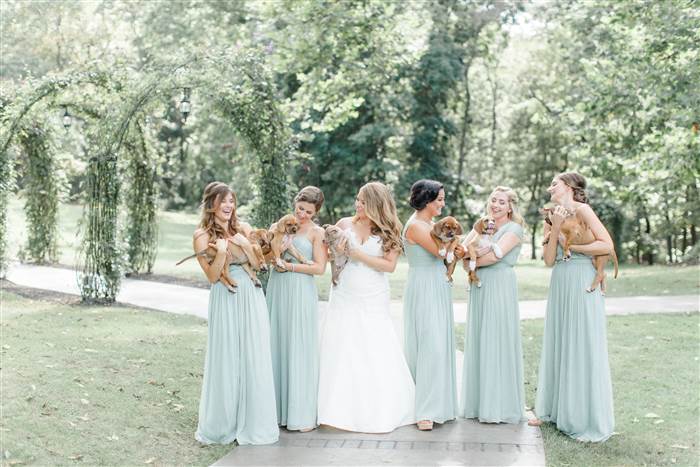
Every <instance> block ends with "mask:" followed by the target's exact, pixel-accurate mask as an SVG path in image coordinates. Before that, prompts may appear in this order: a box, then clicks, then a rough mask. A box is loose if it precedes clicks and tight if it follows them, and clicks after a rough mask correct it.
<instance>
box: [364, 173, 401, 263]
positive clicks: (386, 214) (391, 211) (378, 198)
mask: <svg viewBox="0 0 700 467" xmlns="http://www.w3.org/2000/svg"><path fill="white" fill-rule="evenodd" d="M357 196H358V198H360V199H361V200H362V201H363V202H364V203H365V213H366V214H367V218H368V219H369V220H370V221H371V222H372V234H374V235H378V236H379V238H381V239H382V244H383V249H384V251H385V252H388V251H390V250H399V251H401V250H403V244H402V243H401V221H400V220H399V217H398V216H397V215H396V203H395V202H394V197H393V196H392V194H391V190H389V187H387V186H386V185H384V184H383V183H380V182H369V183H367V184H366V185H364V186H363V187H362V188H360V191H359V192H358V194H357ZM356 220H357V219H356V218H355V219H353V222H355V221H356Z"/></svg>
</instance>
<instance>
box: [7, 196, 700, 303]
mask: <svg viewBox="0 0 700 467" xmlns="http://www.w3.org/2000/svg"><path fill="white" fill-rule="evenodd" d="M81 209H82V208H81V207H80V206H78V205H71V204H63V205H61V207H60V210H59V216H60V227H59V230H60V242H59V247H60V252H61V257H60V262H61V263H62V264H66V265H73V264H75V262H76V248H77V245H78V241H79V240H78V237H77V236H76V232H78V230H79V226H78V224H79V219H80V215H81V212H82V211H81ZM197 221H198V215H197V214H194V213H182V212H168V211H164V212H161V213H160V226H159V248H158V256H157V259H156V263H155V266H154V271H153V272H154V273H155V274H158V275H165V276H173V277H177V278H183V279H188V280H191V281H196V282H198V283H201V284H203V285H204V284H206V282H205V280H204V279H203V275H202V273H201V271H200V269H199V266H198V265H197V262H196V261H187V262H185V263H184V264H182V265H180V266H175V263H176V262H177V261H178V260H179V259H181V258H183V257H185V256H187V255H189V254H190V253H191V251H192V232H193V231H194V229H195V226H196V225H197ZM8 226H9V239H10V254H11V255H16V253H17V251H18V249H19V245H21V243H22V241H23V239H24V238H25V237H26V235H25V233H24V232H25V231H26V225H25V220H24V215H23V213H22V204H21V202H20V200H18V199H14V200H11V202H10V209H9V213H8ZM515 271H516V273H517V275H518V287H519V294H520V298H521V299H522V300H538V299H545V298H546V297H547V287H548V284H549V274H550V269H549V268H547V267H545V266H544V265H543V264H542V262H539V261H531V260H529V259H522V260H521V262H520V264H518V265H517V266H516V268H515ZM407 272H408V264H407V262H406V260H405V258H402V259H401V261H400V262H399V264H398V266H397V269H396V271H395V272H394V273H393V274H390V275H389V281H390V284H391V295H392V298H394V299H401V297H402V296H403V289H404V285H405V283H406V275H407ZM317 284H318V288H319V293H320V295H321V297H322V298H323V299H327V297H328V289H329V287H330V272H328V269H327V272H326V274H325V275H324V276H322V277H319V278H318V279H317ZM465 284H466V273H465V272H464V270H463V269H462V268H461V267H458V268H457V270H456V273H455V287H454V291H453V296H454V299H455V300H465V299H466V295H467V291H466V287H465ZM699 291H700V266H672V267H669V266H663V265H659V266H637V265H629V266H627V265H626V266H623V267H622V268H621V270H620V277H619V278H618V279H616V280H613V279H612V277H610V278H609V279H608V296H611V297H619V296H632V295H683V294H693V293H698V292H699Z"/></svg>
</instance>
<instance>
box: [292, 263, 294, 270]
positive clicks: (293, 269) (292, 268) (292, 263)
mask: <svg viewBox="0 0 700 467" xmlns="http://www.w3.org/2000/svg"><path fill="white" fill-rule="evenodd" d="M292 272H294V263H292Z"/></svg>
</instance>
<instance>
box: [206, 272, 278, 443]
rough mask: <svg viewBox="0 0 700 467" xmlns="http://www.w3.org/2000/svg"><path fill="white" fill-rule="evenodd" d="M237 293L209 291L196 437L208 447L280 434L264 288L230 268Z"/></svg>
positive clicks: (265, 440)
mask: <svg viewBox="0 0 700 467" xmlns="http://www.w3.org/2000/svg"><path fill="white" fill-rule="evenodd" d="M230 272H231V276H232V277H233V279H234V280H236V281H237V282H238V290H237V292H236V293H231V292H229V291H228V289H226V287H224V286H223V285H222V284H221V282H217V283H215V284H214V285H212V287H211V290H210V292H209V323H208V325H209V329H208V339H207V353H206V358H205V363H204V380H203V383H202V394H201V398H200V402H199V422H198V426H197V432H196V434H195V438H196V439H197V440H198V441H200V442H201V443H205V444H212V443H217V444H228V443H231V442H233V441H234V440H236V441H238V444H270V443H274V442H276V441H277V439H278V437H279V429H278V427H277V415H276V413H275V389H274V383H273V377H272V360H271V357H270V324H269V320H268V314H267V306H266V304H265V297H264V295H263V292H262V289H260V288H256V287H255V286H254V285H253V283H252V281H251V280H250V278H249V277H248V275H247V274H246V273H245V271H244V270H243V269H242V268H241V267H240V266H231V269H230Z"/></svg>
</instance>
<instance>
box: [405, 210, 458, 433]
mask: <svg viewBox="0 0 700 467" xmlns="http://www.w3.org/2000/svg"><path fill="white" fill-rule="evenodd" d="M412 222H421V221H418V220H415V219H414V218H413V217H411V219H409V221H408V222H407V223H406V226H405V227H404V247H405V251H406V257H407V258H408V278H407V280H406V290H405V292H404V302H403V313H404V351H405V353H406V361H407V363H408V368H409V369H410V370H411V375H412V376H413V380H414V381H415V382H416V405H415V407H416V420H432V421H435V422H438V423H444V422H445V421H448V420H453V419H455V418H456V417H457V414H458V411H459V406H458V403H457V376H456V374H455V338H454V314H453V310H452V287H451V286H450V284H449V283H448V282H447V278H446V276H445V272H446V268H445V264H444V263H443V260H442V259H441V258H438V257H436V256H434V255H432V254H430V253H429V252H428V251H426V250H425V249H424V248H423V247H421V246H420V245H417V244H411V243H409V242H407V241H406V238H405V234H406V229H407V228H408V227H409V225H410V224H411V223H412Z"/></svg>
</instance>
